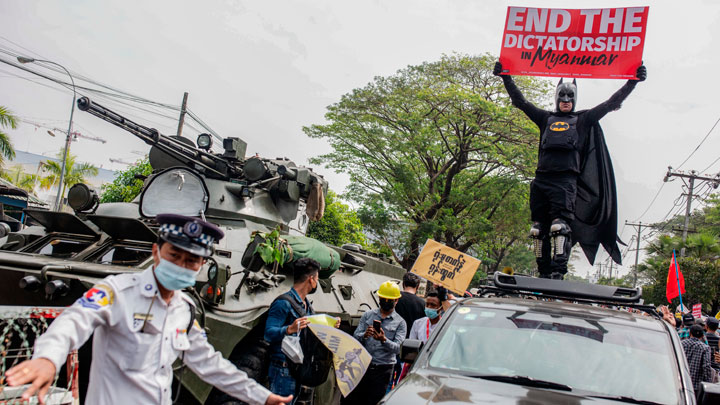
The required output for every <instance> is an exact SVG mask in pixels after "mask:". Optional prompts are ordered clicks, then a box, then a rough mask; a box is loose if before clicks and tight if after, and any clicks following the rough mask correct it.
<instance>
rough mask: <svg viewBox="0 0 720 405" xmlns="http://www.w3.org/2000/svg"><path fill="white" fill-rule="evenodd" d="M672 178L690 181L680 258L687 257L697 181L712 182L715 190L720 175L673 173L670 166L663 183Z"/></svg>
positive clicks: (694, 172)
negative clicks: (686, 249)
mask: <svg viewBox="0 0 720 405" xmlns="http://www.w3.org/2000/svg"><path fill="white" fill-rule="evenodd" d="M671 177H680V178H681V179H683V181H685V180H684V179H687V181H688V193H687V204H686V205H685V223H684V225H683V233H682V243H683V246H682V249H680V257H684V256H685V240H686V239H687V234H688V225H689V224H690V212H691V209H692V199H693V197H694V196H695V195H694V194H693V191H694V190H695V180H701V181H707V182H710V183H711V185H712V187H713V188H717V187H718V185H720V173H718V174H716V175H715V176H712V177H710V176H700V175H698V174H697V172H696V171H695V170H690V173H685V172H681V171H673V170H672V166H668V171H667V174H665V178H664V179H663V181H666V182H667V181H668V180H669V179H670V178H671Z"/></svg>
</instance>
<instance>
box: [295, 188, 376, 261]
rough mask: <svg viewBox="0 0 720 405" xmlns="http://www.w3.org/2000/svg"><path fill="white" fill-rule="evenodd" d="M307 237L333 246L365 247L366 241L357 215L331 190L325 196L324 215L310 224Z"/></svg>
mask: <svg viewBox="0 0 720 405" xmlns="http://www.w3.org/2000/svg"><path fill="white" fill-rule="evenodd" d="M307 236H309V237H311V238H315V239H317V240H319V241H322V242H325V243H328V244H331V245H335V246H341V245H343V244H345V243H358V244H360V245H361V246H363V247H367V239H366V238H365V235H364V234H363V226H362V223H361V222H360V219H359V218H358V216H357V214H356V213H355V211H353V210H351V209H350V207H349V206H348V205H347V204H343V203H342V202H341V201H340V199H338V196H337V194H335V193H334V192H333V191H332V190H328V193H327V195H326V196H325V214H324V215H323V217H322V219H321V220H320V221H317V222H311V223H310V225H309V226H308V230H307Z"/></svg>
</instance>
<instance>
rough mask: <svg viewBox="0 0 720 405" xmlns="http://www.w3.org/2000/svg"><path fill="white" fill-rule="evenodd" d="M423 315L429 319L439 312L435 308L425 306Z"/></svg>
mask: <svg viewBox="0 0 720 405" xmlns="http://www.w3.org/2000/svg"><path fill="white" fill-rule="evenodd" d="M425 315H427V317H428V318H430V319H435V318H437V317H438V316H439V315H440V313H439V312H438V310H437V309H432V308H425Z"/></svg>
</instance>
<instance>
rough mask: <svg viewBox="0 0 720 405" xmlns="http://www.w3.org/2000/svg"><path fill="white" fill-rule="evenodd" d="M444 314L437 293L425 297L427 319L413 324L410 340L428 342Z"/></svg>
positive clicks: (421, 319)
mask: <svg viewBox="0 0 720 405" xmlns="http://www.w3.org/2000/svg"><path fill="white" fill-rule="evenodd" d="M442 313H443V309H442V305H441V304H440V298H439V297H438V294H437V293H436V292H431V293H428V295H427V297H425V317H424V318H420V319H418V320H416V321H415V322H413V325H412V327H411V328H410V336H409V337H408V339H415V340H420V341H422V342H427V341H428V339H429V338H430V334H431V333H432V331H433V329H435V325H437V324H438V322H440V317H441V316H442Z"/></svg>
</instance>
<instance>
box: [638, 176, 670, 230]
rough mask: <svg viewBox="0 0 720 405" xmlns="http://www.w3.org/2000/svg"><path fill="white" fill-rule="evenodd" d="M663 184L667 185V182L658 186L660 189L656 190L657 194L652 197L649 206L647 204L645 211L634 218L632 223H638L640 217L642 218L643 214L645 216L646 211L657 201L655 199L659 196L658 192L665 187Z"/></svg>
mask: <svg viewBox="0 0 720 405" xmlns="http://www.w3.org/2000/svg"><path fill="white" fill-rule="evenodd" d="M665 184H667V182H663V183H662V184H661V185H660V188H659V189H658V191H657V193H655V197H653V199H652V201H650V204H648V206H647V208H645V211H643V212H642V214H640V216H639V217H637V218H635V221H633V222H638V221H640V219H642V217H643V216H644V215H645V214H647V212H648V211H650V207H652V206H653V204H654V203H655V200H657V198H658V196H659V195H660V192H661V191H662V189H663V187H665Z"/></svg>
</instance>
